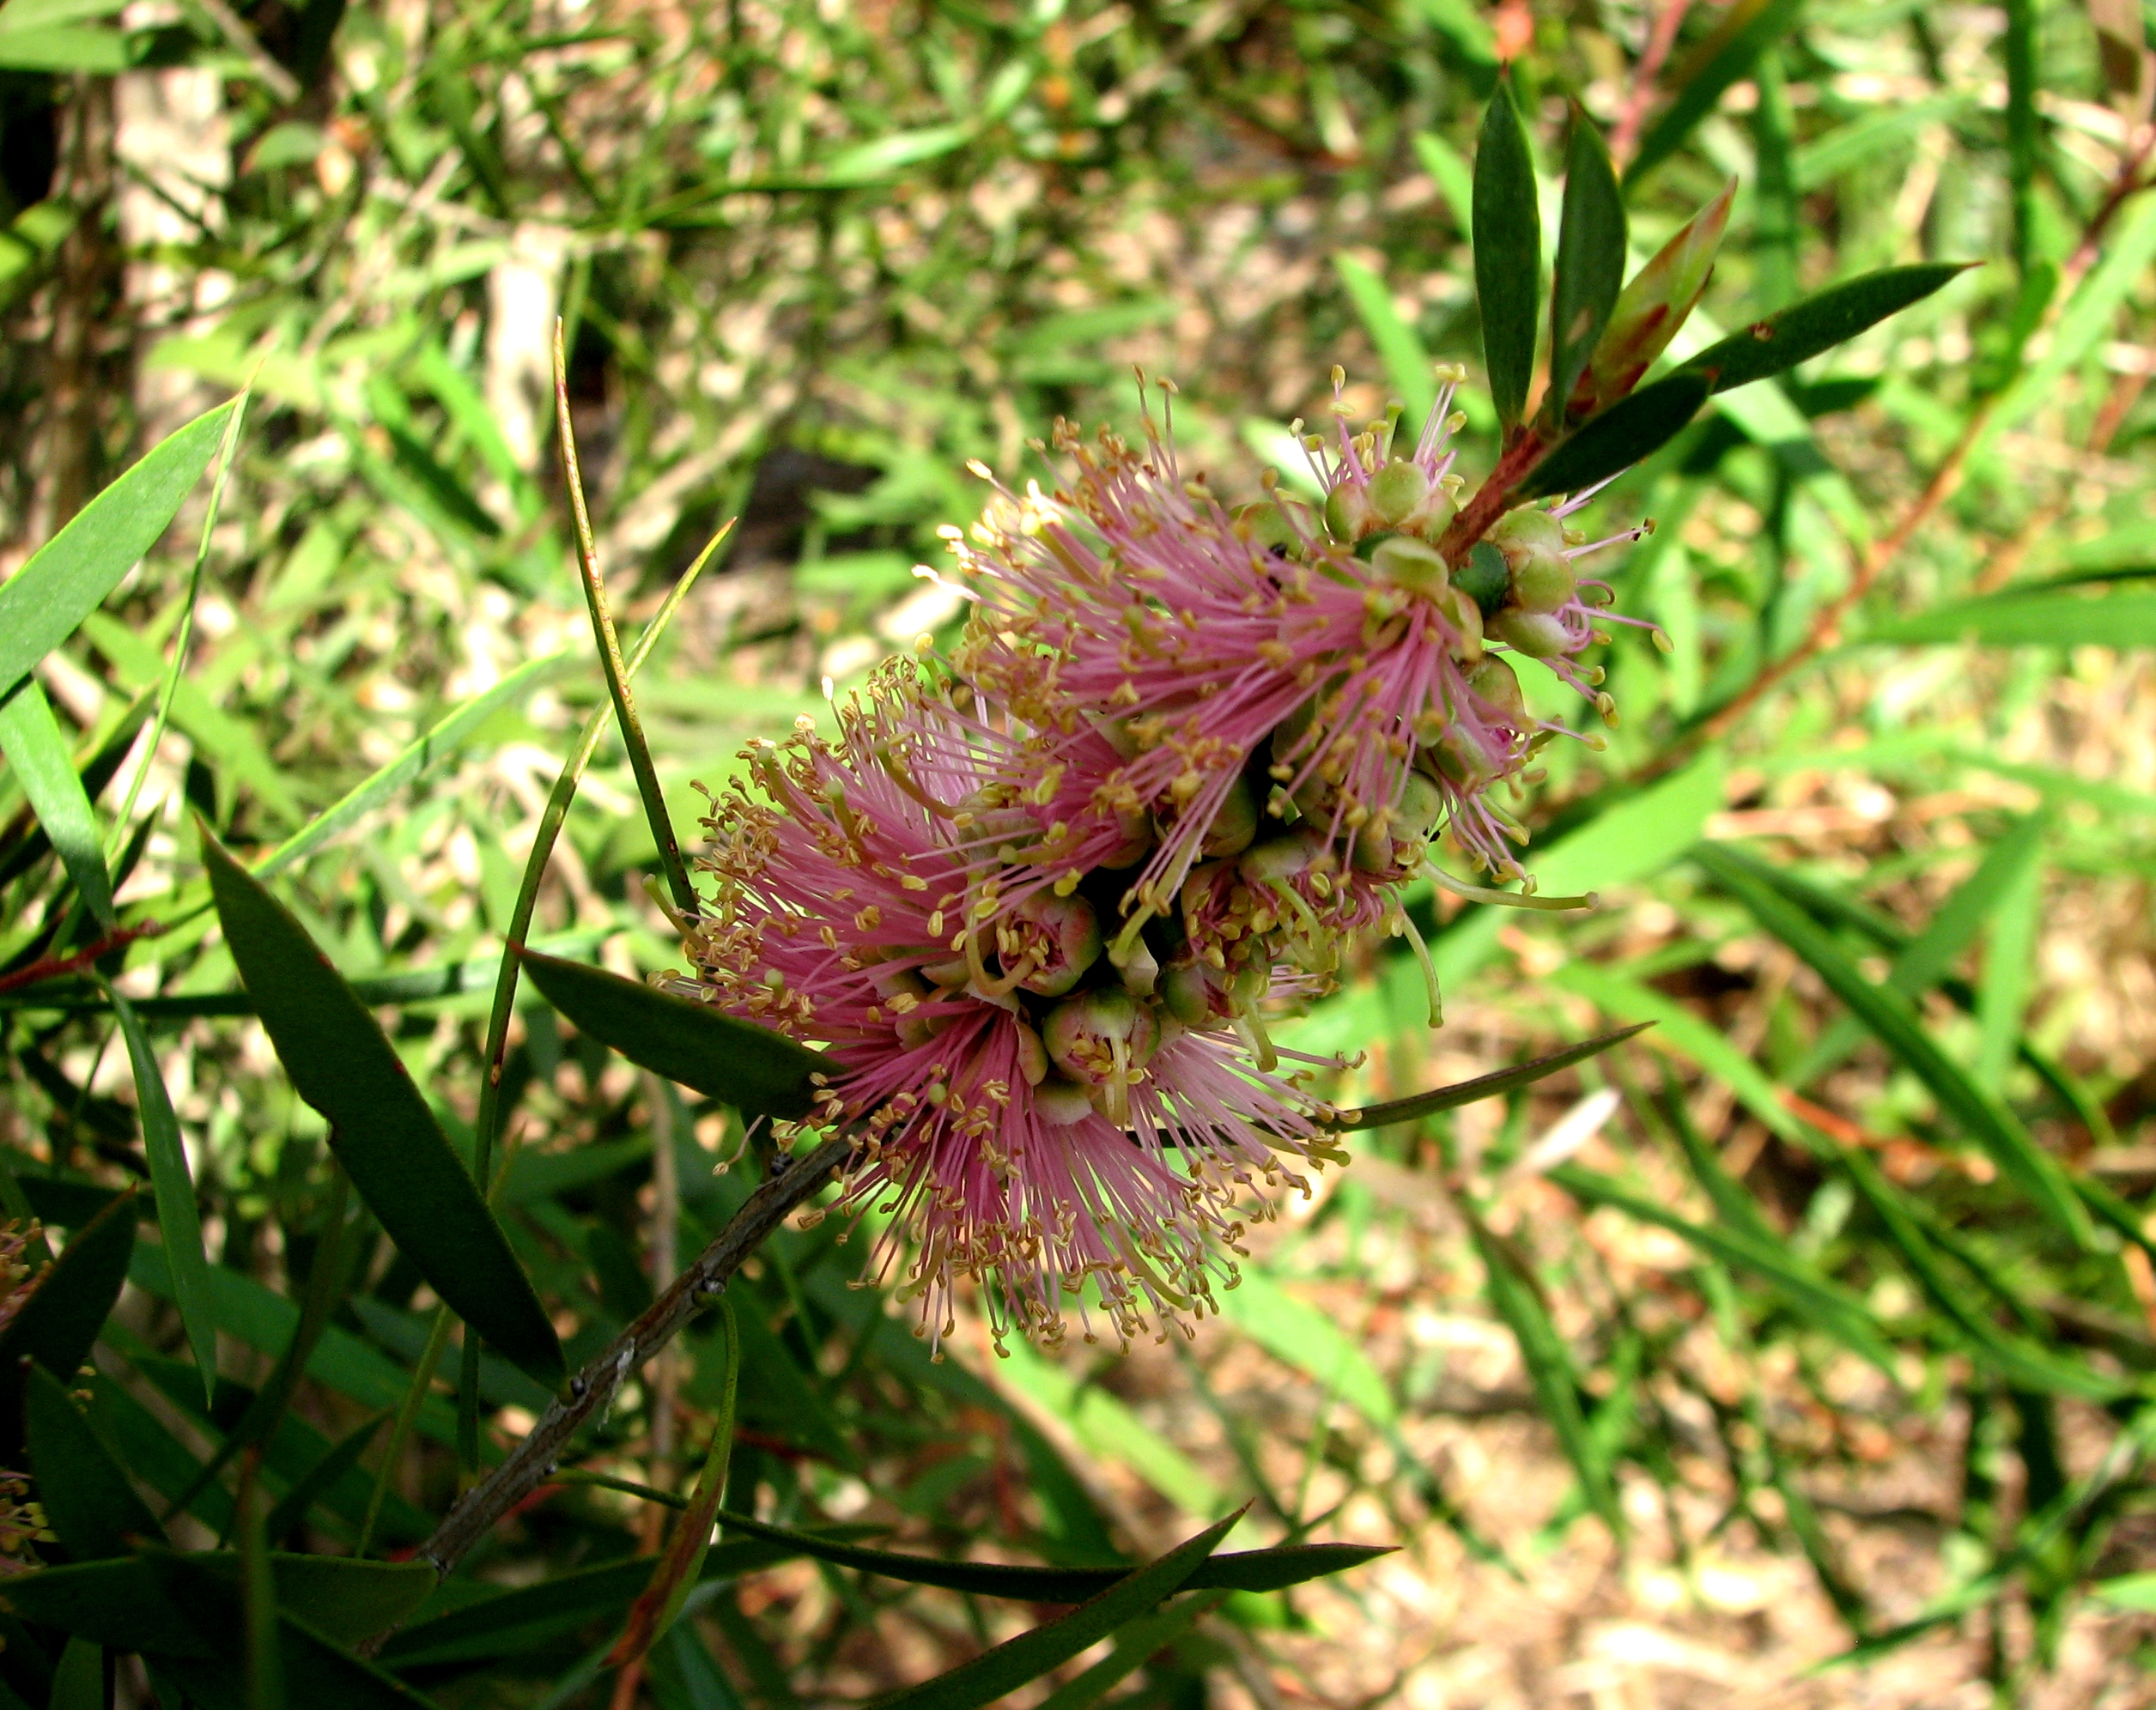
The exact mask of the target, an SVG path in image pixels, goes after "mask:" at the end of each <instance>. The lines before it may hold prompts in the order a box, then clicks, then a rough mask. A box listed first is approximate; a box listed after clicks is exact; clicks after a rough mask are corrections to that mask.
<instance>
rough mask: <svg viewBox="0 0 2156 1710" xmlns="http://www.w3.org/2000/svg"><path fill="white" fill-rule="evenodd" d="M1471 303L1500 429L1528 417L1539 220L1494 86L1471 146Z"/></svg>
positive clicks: (1517, 138) (1529, 166) (1509, 115)
mask: <svg viewBox="0 0 2156 1710" xmlns="http://www.w3.org/2000/svg"><path fill="white" fill-rule="evenodd" d="M1474 227H1475V229H1474V251H1475V296H1476V299H1477V300H1478V301H1479V303H1480V304H1481V306H1482V356H1483V362H1484V364H1485V367H1488V369H1489V371H1490V397H1491V402H1492V403H1495V404H1496V405H1497V419H1498V420H1499V421H1502V422H1503V424H1504V425H1505V426H1506V427H1507V428H1511V427H1513V426H1515V425H1516V424H1517V423H1518V421H1520V419H1521V417H1522V416H1523V415H1526V414H1527V385H1528V382H1529V381H1530V380H1531V379H1533V375H1534V329H1535V320H1536V314H1535V305H1536V299H1537V295H1538V293H1539V291H1540V285H1541V269H1542V215H1541V211H1540V208H1539V206H1538V205H1537V203H1536V198H1535V189H1534V161H1533V157H1532V156H1531V155H1529V154H1528V152H1527V133H1526V132H1525V131H1523V130H1521V128H1520V115H1519V113H1518V112H1517V111H1516V110H1515V108H1514V106H1513V105H1512V84H1511V81H1510V79H1509V78H1502V77H1501V78H1500V79H1498V82H1497V93H1496V94H1493V95H1491V97H1490V106H1489V107H1488V109H1487V110H1486V111H1485V112H1484V113H1483V116H1482V134H1481V136H1480V137H1479V139H1478V141H1477V143H1476V144H1475V185H1474Z"/></svg>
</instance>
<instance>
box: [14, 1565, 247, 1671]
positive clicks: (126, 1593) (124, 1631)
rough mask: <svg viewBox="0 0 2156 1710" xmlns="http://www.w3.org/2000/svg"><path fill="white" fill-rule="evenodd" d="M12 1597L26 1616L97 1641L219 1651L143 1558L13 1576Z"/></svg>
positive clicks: (191, 1652)
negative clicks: (185, 1614)
mask: <svg viewBox="0 0 2156 1710" xmlns="http://www.w3.org/2000/svg"><path fill="white" fill-rule="evenodd" d="M7 1601H8V1607H9V1609H11V1610H14V1612H15V1615H16V1616H19V1617H20V1618H21V1619H22V1620H24V1621H27V1622H31V1623H32V1624H33V1625H34V1626H38V1627H50V1628H53V1629H55V1630H56V1631H58V1632H61V1633H66V1634H72V1635H73V1636H74V1637H76V1638H78V1639H82V1640H88V1642H89V1643H91V1644H93V1645H105V1646H110V1647H112V1649H114V1650H120V1651H136V1652H142V1653H143V1654H145V1655H149V1656H161V1657H168V1656H192V1657H209V1656H214V1655H215V1654H216V1652H214V1651H213V1650H212V1649H211V1647H210V1643H209V1641H208V1640H207V1639H205V1638H204V1637H203V1635H202V1634H200V1633H198V1632H197V1631H196V1630H195V1628H193V1627H192V1626H191V1625H190V1624H189V1623H188V1622H187V1621H186V1620H185V1618H184V1617H183V1616H181V1615H180V1613H179V1610H176V1609H174V1608H173V1605H172V1603H171V1601H170V1599H168V1598H167V1597H166V1596H165V1594H164V1592H163V1590H162V1588H161V1586H159V1584H158V1582H157V1578H156V1576H155V1574H153V1573H151V1571H150V1569H149V1566H148V1565H147V1564H146V1563H145V1562H144V1561H143V1560H142V1558H141V1557H139V1556H133V1555H122V1556H118V1557H115V1558H111V1559H108V1560H105V1561H82V1562H70V1564H68V1565H67V1566H66V1567H46V1568H42V1569H40V1570H39V1571H38V1572H36V1573H34V1574H15V1575H12V1576H10V1577H9V1580H8V1590H7Z"/></svg>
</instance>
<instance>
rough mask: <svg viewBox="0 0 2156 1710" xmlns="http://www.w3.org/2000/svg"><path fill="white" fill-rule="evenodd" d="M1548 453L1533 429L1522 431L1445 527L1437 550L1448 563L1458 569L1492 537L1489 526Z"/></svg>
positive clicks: (1547, 447) (1499, 515)
mask: <svg viewBox="0 0 2156 1710" xmlns="http://www.w3.org/2000/svg"><path fill="white" fill-rule="evenodd" d="M1549 449H1550V448H1549V446H1546V445H1545V444H1544V443H1543V441H1542V439H1541V436H1540V435H1539V434H1536V432H1535V431H1534V429H1533V428H1523V429H1521V434H1520V437H1519V438H1518V439H1516V440H1514V441H1513V442H1512V444H1511V445H1510V446H1507V447H1506V448H1505V452H1504V455H1503V457H1501V458H1498V459H1497V467H1496V468H1495V469H1493V470H1491V471H1490V477H1489V479H1488V480H1486V481H1485V482H1483V483H1482V485H1481V486H1479V487H1478V488H1476V489H1475V495H1474V497H1473V498H1472V499H1470V500H1468V501H1467V503H1466V504H1465V505H1463V506H1461V509H1460V513H1459V514H1458V515H1457V516H1455V518H1453V519H1452V521H1451V522H1450V523H1448V524H1447V525H1446V526H1445V532H1444V534H1443V535H1442V537H1440V538H1439V539H1438V542H1437V550H1438V551H1439V553H1441V554H1442V555H1443V557H1444V561H1445V562H1446V563H1448V564H1449V565H1451V566H1453V567H1455V569H1456V568H1458V567H1460V566H1461V565H1462V564H1464V563H1466V562H1467V554H1468V553H1469V551H1471V550H1472V549H1473V546H1474V543H1476V542H1477V541H1479V540H1480V539H1481V538H1482V537H1483V536H1485V534H1487V533H1489V532H1490V525H1491V524H1492V523H1494V522H1496V521H1497V518H1499V517H1501V516H1503V514H1504V513H1505V510H1506V507H1507V506H1509V503H1510V502H1511V499H1512V494H1513V489H1514V488H1516V487H1518V486H1519V484H1520V483H1521V482H1523V481H1525V480H1526V479H1527V474H1528V471H1529V470H1533V467H1534V466H1535V464H1538V463H1540V462H1541V461H1542V455H1543V453H1544V452H1546V451H1548V450H1549Z"/></svg>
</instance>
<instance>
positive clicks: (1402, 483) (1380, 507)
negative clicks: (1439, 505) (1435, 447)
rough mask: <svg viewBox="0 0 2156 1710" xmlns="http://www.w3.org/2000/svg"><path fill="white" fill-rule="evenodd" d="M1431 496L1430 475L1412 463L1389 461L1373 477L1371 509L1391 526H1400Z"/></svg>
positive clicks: (1371, 478)
mask: <svg viewBox="0 0 2156 1710" xmlns="http://www.w3.org/2000/svg"><path fill="white" fill-rule="evenodd" d="M1429 497H1430V477H1429V476H1426V475H1424V473H1423V472H1422V470H1419V469H1418V468H1417V467H1416V466H1415V465H1414V464H1412V463H1406V462H1400V461H1394V462H1393V463H1388V464H1386V465H1385V467H1384V468H1382V469H1381V470H1378V471H1377V473H1376V475H1374V476H1371V477H1370V510H1371V512H1373V513H1374V514H1375V515H1376V518H1377V520H1378V521H1379V522H1381V523H1382V524H1384V525H1386V526H1387V527H1388V528H1398V527H1399V526H1400V525H1401V524H1402V523H1404V522H1406V520H1407V519H1408V518H1410V517H1412V516H1413V515H1414V514H1415V511H1416V509H1417V507H1418V506H1420V505H1421V504H1422V502H1423V500H1425V499H1427V498H1429Z"/></svg>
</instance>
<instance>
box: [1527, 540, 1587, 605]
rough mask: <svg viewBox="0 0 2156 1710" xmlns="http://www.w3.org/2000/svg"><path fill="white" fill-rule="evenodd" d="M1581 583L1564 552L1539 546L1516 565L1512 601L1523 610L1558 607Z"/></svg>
mask: <svg viewBox="0 0 2156 1710" xmlns="http://www.w3.org/2000/svg"><path fill="white" fill-rule="evenodd" d="M1579 585H1580V581H1579V578H1578V577H1576V576H1575V575H1574V574H1573V573H1572V567H1571V566H1570V564H1568V563H1566V562H1565V561H1564V555H1562V554H1560V553H1555V552H1546V551H1544V550H1543V549H1540V547H1538V548H1536V549H1533V551H1531V552H1529V553H1527V555H1526V556H1525V557H1523V558H1522V559H1521V561H1520V563H1519V564H1517V565H1516V566H1515V567H1514V568H1513V572H1512V603H1513V604H1515V605H1516V606H1518V607H1519V608H1520V609H1521V610H1522V611H1555V610H1557V609H1558V607H1560V606H1562V605H1563V604H1564V603H1565V602H1566V601H1567V600H1569V599H1570V598H1571V597H1572V596H1573V594H1574V593H1575V592H1576V591H1578V588H1579Z"/></svg>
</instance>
